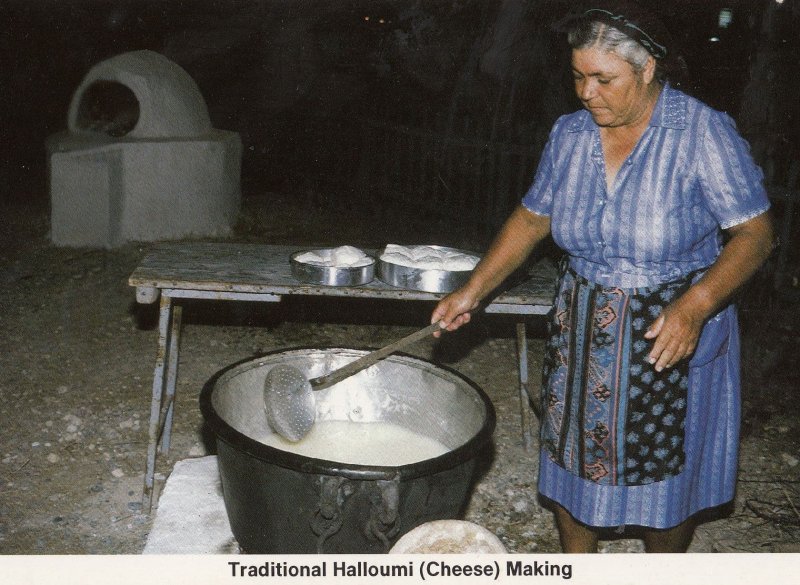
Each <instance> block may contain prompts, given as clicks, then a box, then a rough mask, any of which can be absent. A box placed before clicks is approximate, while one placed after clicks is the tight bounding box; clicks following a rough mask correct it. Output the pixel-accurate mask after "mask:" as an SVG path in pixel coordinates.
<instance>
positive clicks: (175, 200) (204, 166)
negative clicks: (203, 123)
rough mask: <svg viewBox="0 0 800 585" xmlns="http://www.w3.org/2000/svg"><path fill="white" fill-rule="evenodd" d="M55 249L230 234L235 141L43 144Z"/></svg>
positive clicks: (224, 137)
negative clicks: (47, 159)
mask: <svg viewBox="0 0 800 585" xmlns="http://www.w3.org/2000/svg"><path fill="white" fill-rule="evenodd" d="M47 146H48V155H49V166H50V169H49V170H50V200H51V232H50V238H51V240H52V242H53V244H54V245H56V246H67V247H81V246H88V247H103V248H114V247H117V246H120V245H123V244H125V243H126V242H135V241H159V240H172V239H181V238H185V237H192V236H199V237H202V236H224V235H227V234H228V233H230V231H231V229H232V227H233V225H234V223H235V222H236V219H237V216H238V212H239V208H240V205H241V184H240V178H241V150H242V147H241V140H240V138H239V135H238V134H237V133H234V132H227V131H223V130H211V131H209V132H208V133H207V134H206V135H203V136H199V137H196V138H191V139H173V140H159V141H140V140H122V141H112V140H111V139H106V138H105V137H102V136H92V137H86V136H76V135H74V134H70V133H67V132H65V133H62V134H57V135H54V136H51V137H50V139H49V140H48V143H47Z"/></svg>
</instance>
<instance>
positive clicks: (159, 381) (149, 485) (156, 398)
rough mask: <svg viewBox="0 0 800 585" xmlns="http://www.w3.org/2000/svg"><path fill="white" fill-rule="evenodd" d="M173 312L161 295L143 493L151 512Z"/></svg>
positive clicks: (143, 506) (147, 507) (144, 508)
mask: <svg viewBox="0 0 800 585" xmlns="http://www.w3.org/2000/svg"><path fill="white" fill-rule="evenodd" d="M172 313H173V303H172V299H171V298H170V297H168V296H166V295H161V302H160V305H159V315H158V353H157V354H156V366H155V370H154V372H153V396H152V400H151V402H150V426H149V428H148V444H147V467H146V470H145V475H144V489H143V493H142V508H143V510H144V511H145V512H146V513H150V511H151V509H152V506H153V487H154V478H155V468H156V450H157V446H158V436H159V431H160V429H159V427H160V424H159V421H160V419H161V401H162V398H163V396H164V376H165V369H166V367H165V366H166V365H167V363H168V356H167V353H168V350H169V348H170V346H171V345H172V343H171V341H172V340H171V339H170V333H171V329H172V328H171V326H170V325H171V321H172Z"/></svg>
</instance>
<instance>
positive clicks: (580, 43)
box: [567, 21, 661, 79]
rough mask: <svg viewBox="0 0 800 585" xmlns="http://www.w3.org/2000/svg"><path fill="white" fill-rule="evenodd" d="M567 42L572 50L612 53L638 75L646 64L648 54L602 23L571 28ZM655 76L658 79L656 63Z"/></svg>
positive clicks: (615, 29)
mask: <svg viewBox="0 0 800 585" xmlns="http://www.w3.org/2000/svg"><path fill="white" fill-rule="evenodd" d="M567 41H568V42H569V46H570V47H572V48H573V49H587V48H589V47H595V46H596V47H597V48H598V49H600V50H601V51H605V52H608V53H614V54H616V55H617V56H618V57H619V58H621V59H623V60H625V61H627V62H628V63H630V65H631V67H633V70H634V71H636V72H637V73H639V72H640V71H641V70H642V69H644V66H645V65H646V64H647V59H648V58H649V57H650V53H649V52H648V51H647V49H645V48H644V47H643V46H642V45H640V44H639V43H638V42H636V41H635V40H634V39H632V38H631V37H629V36H628V35H626V34H625V33H624V32H622V31H621V30H619V29H618V28H615V27H613V26H609V25H607V24H605V23H603V22H598V21H590V22H584V23H581V24H579V25H578V26H576V27H573V28H571V29H570V30H569V31H568V33H567ZM656 64H657V69H656V72H657V75H656V77H657V78H658V79H661V77H660V76H659V75H658V73H659V71H658V61H656Z"/></svg>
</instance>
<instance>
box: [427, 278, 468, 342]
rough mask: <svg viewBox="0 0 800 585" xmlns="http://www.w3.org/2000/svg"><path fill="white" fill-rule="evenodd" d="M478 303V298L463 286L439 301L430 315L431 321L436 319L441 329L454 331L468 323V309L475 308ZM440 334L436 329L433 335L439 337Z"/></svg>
mask: <svg viewBox="0 0 800 585" xmlns="http://www.w3.org/2000/svg"><path fill="white" fill-rule="evenodd" d="M478 303H479V301H478V299H477V298H476V297H475V295H474V294H472V293H471V292H470V291H468V290H467V289H465V288H461V289H458V290H457V291H455V292H453V293H451V294H449V295H447V296H446V297H444V298H443V299H442V300H441V301H439V304H438V305H436V308H435V309H434V310H433V314H432V315H431V323H436V322H437V321H438V322H439V324H440V325H441V327H442V329H446V330H447V331H455V330H456V329H458V328H459V327H461V326H462V325H466V324H467V323H469V321H470V318H471V315H470V311H474V310H475V309H477V308H478ZM441 334H442V332H441V331H436V332H434V334H433V336H434V337H439V336H440V335H441Z"/></svg>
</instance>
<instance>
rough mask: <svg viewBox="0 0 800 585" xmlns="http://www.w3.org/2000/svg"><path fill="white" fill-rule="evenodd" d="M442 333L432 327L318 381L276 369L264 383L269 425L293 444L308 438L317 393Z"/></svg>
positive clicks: (291, 370)
mask: <svg viewBox="0 0 800 585" xmlns="http://www.w3.org/2000/svg"><path fill="white" fill-rule="evenodd" d="M439 329H441V327H440V326H439V323H431V324H430V325H428V326H427V327H425V328H424V329H420V330H419V331H416V332H415V333H412V334H411V335H407V336H406V337H403V338H402V339H399V340H397V341H395V342H393V343H390V344H389V345H387V346H385V347H382V348H381V349H377V350H375V351H373V352H370V353H368V354H367V355H365V356H362V357H360V358H358V359H357V360H355V361H352V362H350V363H349V364H347V365H344V366H342V367H341V368H338V369H336V370H333V371H332V372H328V373H327V374H325V375H323V376H319V377H318V378H312V379H310V380H309V379H306V377H305V376H304V375H303V373H302V372H301V371H300V370H298V369H297V368H295V367H294V366H290V365H287V364H278V365H277V366H274V367H273V368H272V369H271V370H270V371H269V372H267V377H266V379H265V380H264V405H265V407H266V412H267V422H269V425H270V426H271V427H272V429H273V430H274V431H275V432H276V433H278V434H279V435H280V436H282V437H283V438H284V439H286V440H288V441H292V442H296V441H299V440H300V439H302V438H303V437H305V436H306V435H307V434H308V432H309V431H310V430H311V427H313V426H314V420H315V419H316V399H315V398H314V391H315V390H322V389H324V388H328V387H330V386H333V385H334V384H337V383H339V382H341V381H342V380H344V379H346V378H349V377H350V376H352V375H354V374H357V373H358V372H360V371H361V370H364V369H366V368H368V367H370V366H371V365H373V364H375V363H376V362H378V361H380V360H382V359H383V358H385V357H386V356H388V355H391V354H393V353H394V352H396V351H398V350H400V349H402V348H404V347H406V346H407V345H410V344H412V343H414V342H415V341H419V340H420V339H423V338H425V337H427V336H428V335H430V334H431V333H433V332H434V331H437V330H439Z"/></svg>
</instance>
